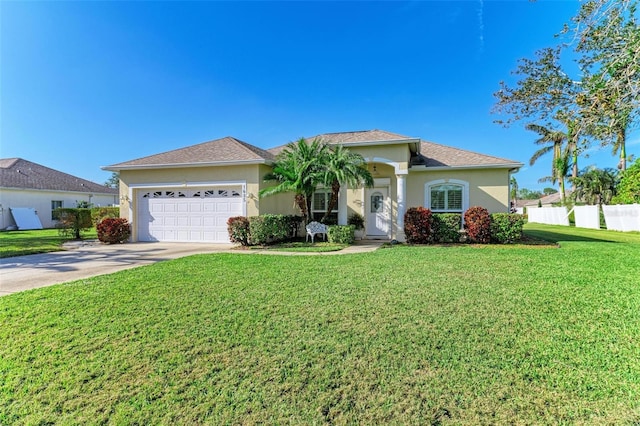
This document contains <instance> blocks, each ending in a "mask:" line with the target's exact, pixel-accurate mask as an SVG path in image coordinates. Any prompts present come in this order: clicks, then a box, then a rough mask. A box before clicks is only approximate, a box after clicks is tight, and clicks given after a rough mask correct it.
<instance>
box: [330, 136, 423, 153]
mask: <svg viewBox="0 0 640 426" xmlns="http://www.w3.org/2000/svg"><path fill="white" fill-rule="evenodd" d="M329 144H330V145H343V146H377V145H400V144H413V145H414V146H415V148H414V149H415V150H416V151H419V150H420V148H419V147H420V139H416V138H407V139H389V140H382V141H356V142H339V141H337V142H330V143H329Z"/></svg>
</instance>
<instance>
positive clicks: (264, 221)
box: [227, 214, 302, 246]
mask: <svg viewBox="0 0 640 426" xmlns="http://www.w3.org/2000/svg"><path fill="white" fill-rule="evenodd" d="M301 222H302V218H301V217H300V216H293V215H282V214H265V215H262V216H251V217H249V218H247V217H245V216H235V217H231V218H229V220H228V221H227V230H228V231H229V240H230V241H231V242H232V243H240V244H242V245H243V246H248V245H264V244H269V243H276V242H280V241H286V240H289V239H292V238H294V237H295V236H296V235H297V234H298V229H299V227H300V223H301Z"/></svg>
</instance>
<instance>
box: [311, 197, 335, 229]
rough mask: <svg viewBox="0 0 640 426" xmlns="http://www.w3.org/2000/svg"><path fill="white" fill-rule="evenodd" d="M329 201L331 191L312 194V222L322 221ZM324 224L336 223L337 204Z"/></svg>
mask: <svg viewBox="0 0 640 426" xmlns="http://www.w3.org/2000/svg"><path fill="white" fill-rule="evenodd" d="M330 200H331V191H329V190H320V191H316V192H314V193H313V199H312V202H311V217H312V218H313V220H317V221H319V220H320V219H322V217H323V216H324V214H325V212H326V211H327V206H328V205H329V201H330ZM326 222H328V223H338V203H336V205H335V206H334V208H333V210H331V214H330V215H329V218H328V220H327V221H326Z"/></svg>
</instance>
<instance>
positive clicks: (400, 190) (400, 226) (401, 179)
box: [396, 175, 407, 242]
mask: <svg viewBox="0 0 640 426" xmlns="http://www.w3.org/2000/svg"><path fill="white" fill-rule="evenodd" d="M396 182H397V187H396V193H397V197H398V217H397V218H396V229H397V230H396V240H398V241H401V242H404V240H405V237H404V214H405V212H406V205H405V200H406V199H407V175H396Z"/></svg>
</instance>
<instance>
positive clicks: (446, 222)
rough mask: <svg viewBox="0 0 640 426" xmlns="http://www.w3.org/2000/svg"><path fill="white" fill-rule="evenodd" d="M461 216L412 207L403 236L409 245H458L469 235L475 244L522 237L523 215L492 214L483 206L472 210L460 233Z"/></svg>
mask: <svg viewBox="0 0 640 426" xmlns="http://www.w3.org/2000/svg"><path fill="white" fill-rule="evenodd" d="M461 219H462V215H460V214H456V213H432V212H431V210H429V209H427V208H425V207H412V208H410V209H408V210H407V212H406V214H405V216H404V233H405V237H406V239H407V242H408V243H410V244H432V243H457V242H460V241H461V239H462V238H463V237H464V236H466V240H467V241H469V242H472V243H479V244H487V243H489V242H494V243H501V244H504V243H513V242H516V241H519V240H520V239H521V238H522V227H523V225H524V222H525V217H524V215H521V214H513V213H493V214H489V212H488V211H487V209H485V208H484V207H478V206H475V207H471V208H469V209H468V210H467V211H466V212H465V213H464V232H461V230H460V223H461Z"/></svg>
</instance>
